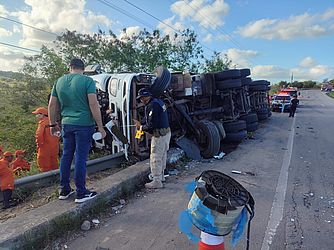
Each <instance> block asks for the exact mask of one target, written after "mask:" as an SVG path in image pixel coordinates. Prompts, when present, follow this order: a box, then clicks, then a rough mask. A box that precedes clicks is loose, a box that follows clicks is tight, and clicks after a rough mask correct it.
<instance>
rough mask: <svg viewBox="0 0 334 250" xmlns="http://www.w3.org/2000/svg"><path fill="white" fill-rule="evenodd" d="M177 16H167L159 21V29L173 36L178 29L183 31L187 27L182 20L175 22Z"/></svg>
mask: <svg viewBox="0 0 334 250" xmlns="http://www.w3.org/2000/svg"><path fill="white" fill-rule="evenodd" d="M174 20H175V16H172V17H170V18H167V19H165V20H163V23H162V22H159V24H158V27H157V28H158V29H160V30H162V31H163V32H164V33H165V34H166V35H169V36H170V37H173V36H174V34H175V33H176V31H183V30H184V29H185V27H184V26H183V24H182V23H181V22H174Z"/></svg>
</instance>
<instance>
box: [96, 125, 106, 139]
mask: <svg viewBox="0 0 334 250" xmlns="http://www.w3.org/2000/svg"><path fill="white" fill-rule="evenodd" d="M97 130H98V131H99V132H100V133H101V135H102V138H104V137H106V135H107V133H106V131H105V130H104V128H103V127H102V128H101V127H99V128H97Z"/></svg>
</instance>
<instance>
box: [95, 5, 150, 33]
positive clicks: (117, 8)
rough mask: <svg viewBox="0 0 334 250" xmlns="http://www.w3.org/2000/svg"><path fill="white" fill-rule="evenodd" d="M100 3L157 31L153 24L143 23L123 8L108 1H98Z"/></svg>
mask: <svg viewBox="0 0 334 250" xmlns="http://www.w3.org/2000/svg"><path fill="white" fill-rule="evenodd" d="M98 1H99V2H100V3H102V4H104V5H107V6H108V7H110V8H112V9H114V10H116V11H118V12H120V13H122V14H123V15H126V16H127V17H130V18H132V19H134V20H136V21H137V22H139V23H141V24H143V25H144V26H147V27H150V28H151V29H152V30H154V29H155V28H154V27H153V26H152V25H151V24H149V23H147V22H145V21H143V20H142V19H140V18H138V17H137V16H135V15H132V14H131V13H129V12H127V11H126V10H123V9H122V8H119V7H117V6H116V5H114V4H112V3H110V2H108V1H106V0H98Z"/></svg>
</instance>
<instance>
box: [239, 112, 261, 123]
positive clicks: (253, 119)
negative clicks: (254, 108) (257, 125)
mask: <svg viewBox="0 0 334 250" xmlns="http://www.w3.org/2000/svg"><path fill="white" fill-rule="evenodd" d="M239 120H243V121H245V122H246V123H247V124H250V123H253V122H257V121H258V119H257V115H256V113H254V112H252V113H249V114H247V115H243V116H240V118H239Z"/></svg>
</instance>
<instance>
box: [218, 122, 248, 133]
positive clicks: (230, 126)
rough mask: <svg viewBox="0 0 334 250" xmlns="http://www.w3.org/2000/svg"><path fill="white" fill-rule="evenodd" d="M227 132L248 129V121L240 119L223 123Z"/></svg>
mask: <svg viewBox="0 0 334 250" xmlns="http://www.w3.org/2000/svg"><path fill="white" fill-rule="evenodd" d="M223 126H224V129H225V132H226V134H228V133H235V132H239V131H241V130H245V129H246V122H245V121H242V120H239V121H233V122H228V123H224V124H223Z"/></svg>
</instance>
